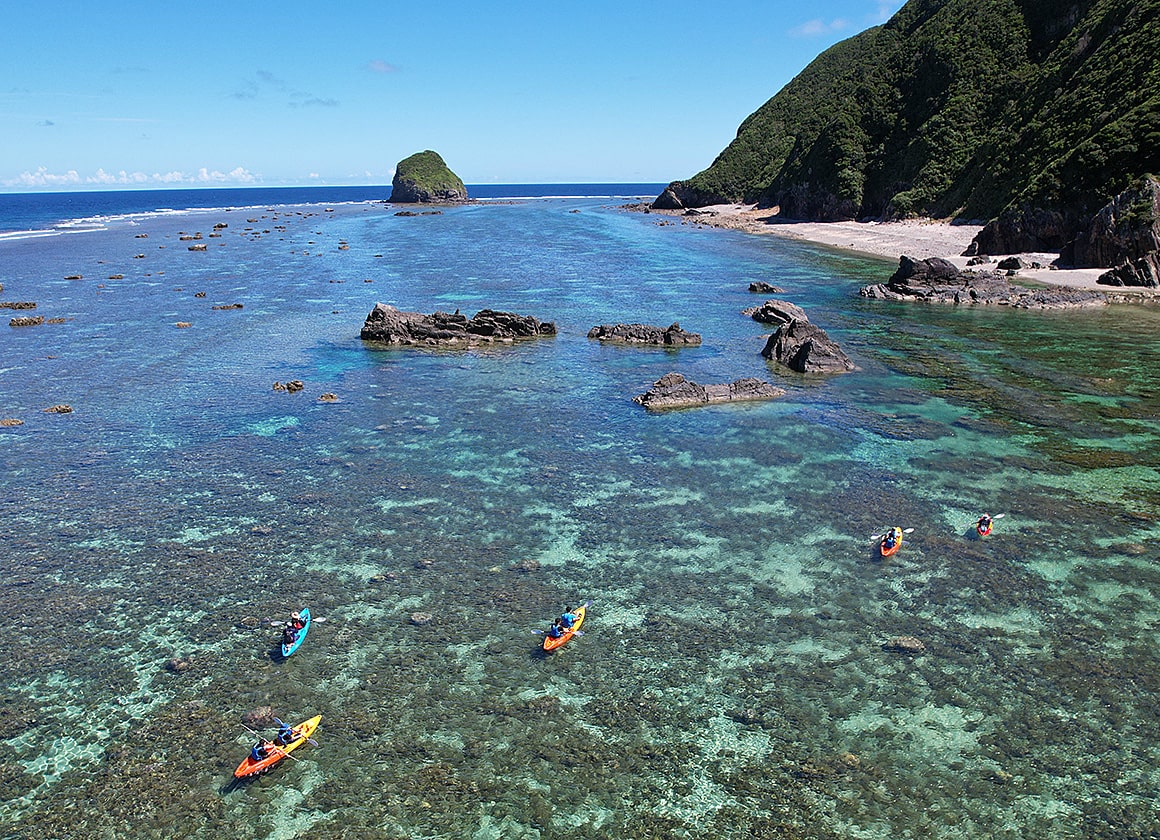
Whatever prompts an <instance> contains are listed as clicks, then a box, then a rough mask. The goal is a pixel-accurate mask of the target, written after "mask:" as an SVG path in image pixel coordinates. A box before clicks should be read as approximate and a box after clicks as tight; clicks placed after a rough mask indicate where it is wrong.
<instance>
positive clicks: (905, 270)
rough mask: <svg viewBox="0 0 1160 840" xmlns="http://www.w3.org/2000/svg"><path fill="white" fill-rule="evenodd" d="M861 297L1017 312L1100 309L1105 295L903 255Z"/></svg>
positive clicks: (864, 289)
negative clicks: (1031, 284)
mask: <svg viewBox="0 0 1160 840" xmlns="http://www.w3.org/2000/svg"><path fill="white" fill-rule="evenodd" d="M860 294H861V295H862V297H866V298H875V299H879V300H899V301H918V302H922V303H958V304H996V305H1000V306H1013V307H1016V308H1019V309H1077V308H1082V307H1088V306H1104V305H1106V304H1107V302H1108V299H1107V296H1106V295H1104V294H1103V293H1102V292H1093V291H1088V290H1084V289H1054V288H1053V289H1034V290H1033V289H1028V288H1025V287H1023V286H1016V285H1013V284H1012V283H1011V281H1010V280H1008V279H1007V278H1006V277H1005V276H1003V275H1000V274H996V273H995V272H993V271H980V272H975V271H959V270H958V269H957V268H956V267H955V266H954V264H953V263H951V262H948V261H947V260H944V259H940V258H939V257H932V258H930V259H927V260H916V259H914V258H912V257H906V256H903V257H901V258H900V259H899V261H898V270H897V271H895V272H894V274H893V275H891V277H890V279H889V280H888V281H887V282H886V283H885V284H882V283H880V284H878V285H875V286H865V287H863V288H862V290H861V292H860Z"/></svg>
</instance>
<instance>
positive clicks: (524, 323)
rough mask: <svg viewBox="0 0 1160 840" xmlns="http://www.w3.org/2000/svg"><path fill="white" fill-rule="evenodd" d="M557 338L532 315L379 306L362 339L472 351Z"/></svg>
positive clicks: (550, 326) (547, 324) (547, 323)
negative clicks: (469, 313)
mask: <svg viewBox="0 0 1160 840" xmlns="http://www.w3.org/2000/svg"><path fill="white" fill-rule="evenodd" d="M554 335H556V325H555V324H554V323H552V322H550V321H539V320H537V319H535V318H533V317H531V316H530V315H516V314H515V313H512V312H498V311H496V310H493V309H483V310H480V311H479V312H477V313H475V315H474V316H473V317H471V318H468V317H467V316H466V315H460V314H459V311H458V310H456V311H455V313H454V314H450V315H449V314H448V313H446V312H435V313H433V314H431V315H424V314H422V313H420V312H403V311H402V310H400V309H396V308H395V307H393V306H390V305H388V304H385V303H376V304H375V308H374V309H372V310H371V311H370V314H369V315H367V318H366V321H365V322H364V323H363V327H362V331H361V332H360V333H359V336H360V338H362V339H363V340H365V341H374V342H377V343H379V344H389V345H392V346H396V347H413V346H425V347H470V346H473V345H476V344H494V343H508V342H512V341H516V340H519V339H526V338H547V337H551V336H554Z"/></svg>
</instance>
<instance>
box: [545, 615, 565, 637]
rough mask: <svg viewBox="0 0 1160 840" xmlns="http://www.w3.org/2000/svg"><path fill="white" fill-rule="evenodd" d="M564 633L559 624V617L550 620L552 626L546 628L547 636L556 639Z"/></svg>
mask: <svg viewBox="0 0 1160 840" xmlns="http://www.w3.org/2000/svg"><path fill="white" fill-rule="evenodd" d="M563 635H564V628H563V627H561V626H560V619H556V620H555V621H553V622H552V626H551V627H549V628H548V638H550V639H558V638H560V637H561V636H563Z"/></svg>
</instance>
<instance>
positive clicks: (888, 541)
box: [882, 528, 898, 548]
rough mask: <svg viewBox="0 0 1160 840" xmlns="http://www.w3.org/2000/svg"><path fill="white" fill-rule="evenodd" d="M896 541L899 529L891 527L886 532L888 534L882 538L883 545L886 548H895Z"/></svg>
mask: <svg viewBox="0 0 1160 840" xmlns="http://www.w3.org/2000/svg"><path fill="white" fill-rule="evenodd" d="M896 542H898V529H897V528H891V529H890V530H889V531H887V532H886V536H884V537H883V538H882V545H883V546H884V547H886V548H894V544H895V543H896Z"/></svg>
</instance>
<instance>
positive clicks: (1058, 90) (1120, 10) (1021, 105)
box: [656, 0, 1160, 250]
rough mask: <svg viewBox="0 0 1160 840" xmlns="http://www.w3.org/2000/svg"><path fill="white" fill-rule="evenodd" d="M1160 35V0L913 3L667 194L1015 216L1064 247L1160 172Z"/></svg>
mask: <svg viewBox="0 0 1160 840" xmlns="http://www.w3.org/2000/svg"><path fill="white" fill-rule="evenodd" d="M1157 43H1160V0H910V2H908V3H907V4H906V5H905V6H904V7H903V8H902V9H901V10H900V11H899V12H898V14H896V15H895V16H894V17H893V18H892V19H891V20H890V21H889V22H888V23H886V24H884V25H883V26H880V27H876V28H873V29H870V30H867V31H866V32H863V33H861V34H860V35H857V36H855V37H853V38H850V39H848V40H846V41H843V42H841V43H839V44H836V45H835V46H834V47H832V48H830V49H829V50H827V51H826V52H824V53H822V54H821V55H820V56H819V57H818V58H817V59H816V60H815V61H814V62H813V63H811V64H810V65H809V66H808V67H807V68H806V69H805V70H804V71H802V73H801V74H800V75H799V76H797V77H796V78H795V79H794V80H793V81H791V82H790V83H789V84H788V85H786V86H785V88H783V89H782V90H781V91H780V92H779V93H778V94H777V95H776V96H774V97H773V98H772V99H770V100H769V101H768V102H766V103H765V105H763V106H762V107H761V108H759V109H758V110H757V111H756V112H755V113H754V114H752V115H751V116H750V117H749V118H748V119H746V120H745V122H744V123H742V125H741V127H740V129H739V130H738V132H737V137H736V139H734V141H733V142H732V143H730V144H729V146H728V147H727V148H726V149H725V150H724V151H722V152H721V154H720V155H718V157H717V159H716V160H715V161H714V162H713V164H712V165H711V166H710V167H709V168H708V169H706V170H704V171H703V172H701V173H699V174H697V175H695V176H693V177H692V178H690V179H688V180H686V181H676V182H673V184H671V185H670V186H669V188H668V189H666V190H665V192H664V193H663V194H662V195H661V196H660V197H659V198H658V199H657V202H656V206H658V207H673V208H675V207H697V206H705V205H707V204H712V203H720V202H722V201H740V202H747V203H749V202H757V203H759V204H761V205H762V206H766V207H773V206H778V207H780V208H781V213H782V214H783V215H785V216H787V217H789V218H802V219H813V220H837V219H852V218H890V217H907V216H932V217H936V218H950V217H956V218H961V219H983V220H987V219H996V218H999V217H1002V216H1004V215H1005V216H1006V217H1008V218H1017V219H1019V225H1018V226H1019V227H1020V228H1021V229H1022V230H1024V231H1026V232H1027V233H1028V234H1029V236H1030V238H1031V239H1034V240H1035V241H1036V242H1037V244H1040V245H1045V246H1049V247H1050V248H1051V249H1053V250H1054V249H1065V248H1066V247H1068V243H1069V242H1072V241H1073V240H1074V238H1075V235H1076V233H1077V231H1078V230H1079V229H1080V228H1081V227H1085V226H1086V225H1087V224H1088V223H1089V221H1090V220H1091V218H1092V216H1093V215H1094V214H1095V213H1097V212H1098V211H1099V210H1100V209H1101V208H1102V207H1104V206H1105V205H1106V204H1107V203H1108V202H1109V201H1110V200H1111V199H1112V198H1113V197H1114V196H1116V195H1118V194H1119V193H1120V192H1122V191H1123V190H1125V189H1126V188H1128V187H1129V186H1130V185H1131V184H1132V183H1134V182H1136V181H1137V180H1138V179H1139V178H1140V176H1143V175H1145V174H1147V173H1149V172H1160V61H1157V58H1156V55H1157V52H1156V50H1157V48H1156V45H1157ZM1028 241H1030V240H1028ZM1047 249H1048V247H1044V248H1041V249H1038V250H1047Z"/></svg>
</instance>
